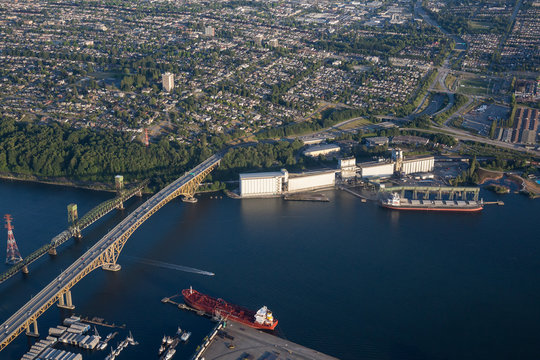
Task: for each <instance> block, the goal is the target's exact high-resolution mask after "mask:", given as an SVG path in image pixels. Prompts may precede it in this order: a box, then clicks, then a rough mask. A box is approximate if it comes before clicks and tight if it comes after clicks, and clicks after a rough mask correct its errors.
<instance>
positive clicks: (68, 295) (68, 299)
mask: <svg viewBox="0 0 540 360" xmlns="http://www.w3.org/2000/svg"><path fill="white" fill-rule="evenodd" d="M65 295H66V300H65V302H64V294H60V297H59V298H58V307H59V308H62V309H68V310H73V309H75V306H74V305H73V302H72V299H71V290H68V291H66V292H65Z"/></svg>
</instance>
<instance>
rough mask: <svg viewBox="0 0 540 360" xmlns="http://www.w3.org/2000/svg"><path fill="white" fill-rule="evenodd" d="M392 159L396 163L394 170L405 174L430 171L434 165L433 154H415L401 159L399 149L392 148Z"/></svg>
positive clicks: (401, 152) (401, 154)
mask: <svg viewBox="0 0 540 360" xmlns="http://www.w3.org/2000/svg"><path fill="white" fill-rule="evenodd" d="M392 160H393V161H394V162H395V164H396V166H395V172H397V173H401V174H405V175H408V174H415V173H427V172H431V171H433V168H434V167H435V158H434V157H433V156H416V157H413V158H410V159H403V151H402V150H401V149H394V150H392Z"/></svg>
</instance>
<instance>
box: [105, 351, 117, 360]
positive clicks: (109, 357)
mask: <svg viewBox="0 0 540 360" xmlns="http://www.w3.org/2000/svg"><path fill="white" fill-rule="evenodd" d="M114 359H116V355H115V354H114V351H113V349H112V348H111V353H110V354H109V355H107V357H106V358H105V360H114Z"/></svg>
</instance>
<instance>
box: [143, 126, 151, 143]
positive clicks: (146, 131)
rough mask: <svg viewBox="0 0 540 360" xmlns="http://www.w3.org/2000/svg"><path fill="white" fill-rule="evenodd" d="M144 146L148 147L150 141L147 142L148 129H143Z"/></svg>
mask: <svg viewBox="0 0 540 360" xmlns="http://www.w3.org/2000/svg"><path fill="white" fill-rule="evenodd" d="M144 145H146V146H147V147H148V145H150V141H148V129H144Z"/></svg>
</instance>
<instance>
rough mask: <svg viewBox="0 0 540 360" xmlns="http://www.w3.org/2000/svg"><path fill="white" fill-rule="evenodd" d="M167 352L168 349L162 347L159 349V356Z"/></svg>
mask: <svg viewBox="0 0 540 360" xmlns="http://www.w3.org/2000/svg"><path fill="white" fill-rule="evenodd" d="M165 350H167V348H166V347H165V346H163V345H161V346H160V347H159V351H158V355H160V356H161V354H163V353H164V352H165Z"/></svg>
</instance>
